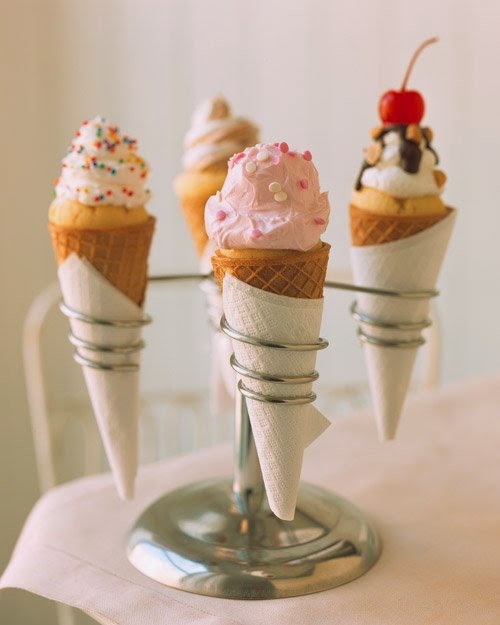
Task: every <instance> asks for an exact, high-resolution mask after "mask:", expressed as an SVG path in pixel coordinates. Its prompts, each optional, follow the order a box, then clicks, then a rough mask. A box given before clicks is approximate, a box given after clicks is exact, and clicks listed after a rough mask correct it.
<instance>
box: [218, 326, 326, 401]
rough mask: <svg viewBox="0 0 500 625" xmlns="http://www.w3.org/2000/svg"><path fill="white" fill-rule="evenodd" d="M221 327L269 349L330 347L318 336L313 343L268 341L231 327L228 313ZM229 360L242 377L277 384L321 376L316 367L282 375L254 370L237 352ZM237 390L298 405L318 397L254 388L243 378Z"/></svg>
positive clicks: (260, 398) (304, 381)
mask: <svg viewBox="0 0 500 625" xmlns="http://www.w3.org/2000/svg"><path fill="white" fill-rule="evenodd" d="M220 327H221V330H222V331H223V332H224V333H225V334H227V335H228V336H230V337H231V338H232V339H233V340H236V341H241V342H242V343H248V344H250V345H256V346H258V347H266V348H268V349H280V350H286V351H291V352H310V351H317V350H319V349H325V348H326V347H328V341H326V340H325V339H322V338H319V339H318V340H317V341H316V342H314V343H280V342H276V341H267V340H265V339H261V338H259V337H256V336H249V335H248V334H243V333H242V332H238V331H237V330H235V329H234V328H232V327H231V326H230V325H229V324H228V322H227V319H226V317H225V316H224V315H223V316H222V319H221V322H220ZM230 364H231V366H232V368H233V369H234V370H235V371H236V373H238V374H239V375H240V376H242V377H246V378H250V379H251V380H260V381H261V382H272V383H275V384H309V383H311V382H314V381H315V380H317V379H318V377H319V374H318V372H317V371H315V370H314V371H311V373H308V374H305V375H300V376H299V375H281V374H276V373H267V372H263V371H255V370H254V369H249V368H247V367H243V366H242V365H241V364H240V363H239V362H238V361H237V360H236V358H235V356H234V354H233V355H232V356H231V359H230ZM237 387H238V391H239V392H240V393H241V395H244V396H245V397H246V398H247V399H255V400H256V401H260V402H264V403H269V404H284V405H288V406H299V405H302V404H310V403H312V402H313V401H315V400H316V394H315V393H313V392H309V393H305V394H303V395H293V396H290V395H276V394H271V393H259V392H258V391H256V390H254V389H250V388H248V387H247V386H246V385H245V384H244V383H243V381H242V380H239V381H238V384H237Z"/></svg>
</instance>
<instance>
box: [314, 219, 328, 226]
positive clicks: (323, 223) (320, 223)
mask: <svg viewBox="0 0 500 625" xmlns="http://www.w3.org/2000/svg"><path fill="white" fill-rule="evenodd" d="M314 223H315V224H318V226H324V225H325V224H326V221H325V220H324V219H323V218H322V217H316V218H315V219H314Z"/></svg>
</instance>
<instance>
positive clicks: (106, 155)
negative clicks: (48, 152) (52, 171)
mask: <svg viewBox="0 0 500 625" xmlns="http://www.w3.org/2000/svg"><path fill="white" fill-rule="evenodd" d="M148 175H149V167H148V165H147V163H146V162H145V161H144V160H143V159H142V158H141V157H140V156H139V155H138V154H137V141H136V140H135V139H131V138H130V137H128V136H127V135H122V134H120V131H119V128H118V127H117V126H116V125H115V124H112V123H110V122H108V121H107V120H106V119H104V118H103V117H95V118H94V119H92V120H90V121H86V122H83V124H82V126H81V127H80V129H79V130H78V131H77V132H76V133H75V139H74V141H73V143H72V144H71V146H70V147H69V150H68V153H67V155H66V156H65V158H64V159H63V161H62V171H61V175H60V177H59V178H58V180H57V181H56V185H55V193H56V201H60V202H64V201H66V200H77V201H78V202H81V203H82V204H88V205H91V206H98V205H114V206H126V207H127V208H129V209H133V208H139V207H142V206H144V204H145V203H146V202H147V200H148V199H149V197H150V191H149V189H147V188H146V181H147V178H148Z"/></svg>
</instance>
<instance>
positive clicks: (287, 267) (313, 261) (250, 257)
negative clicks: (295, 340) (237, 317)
mask: <svg viewBox="0 0 500 625" xmlns="http://www.w3.org/2000/svg"><path fill="white" fill-rule="evenodd" d="M329 253H330V245H329V244H328V243H320V244H319V245H318V246H317V248H316V249H314V250H312V251H309V252H298V251H293V250H252V249H246V250H223V249H222V250H217V251H216V253H215V255H214V256H213V257H212V266H213V268H214V274H215V279H216V280H217V283H218V284H219V287H220V288H221V289H222V282H223V280H224V276H225V275H226V273H229V274H231V275H232V276H234V277H235V278H238V280H241V281H242V282H245V283H246V284H249V285H251V286H254V287H256V288H258V289H262V290H263V291H268V292H269V293H275V294H276V295H286V296H288V297H296V298H304V299H317V298H320V297H323V285H324V282H325V277H326V269H327V265H328V256H329Z"/></svg>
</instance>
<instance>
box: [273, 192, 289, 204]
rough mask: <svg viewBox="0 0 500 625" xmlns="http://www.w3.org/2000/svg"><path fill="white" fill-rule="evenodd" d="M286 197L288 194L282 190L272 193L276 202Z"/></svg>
mask: <svg viewBox="0 0 500 625" xmlns="http://www.w3.org/2000/svg"><path fill="white" fill-rule="evenodd" d="M287 197H288V195H287V194H286V193H285V192H284V191H279V192H278V193H275V194H274V199H275V200H276V201H277V202H284V201H285V200H286V198H287Z"/></svg>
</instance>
